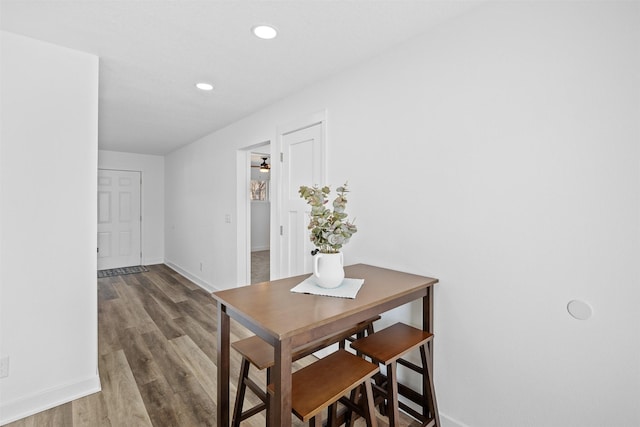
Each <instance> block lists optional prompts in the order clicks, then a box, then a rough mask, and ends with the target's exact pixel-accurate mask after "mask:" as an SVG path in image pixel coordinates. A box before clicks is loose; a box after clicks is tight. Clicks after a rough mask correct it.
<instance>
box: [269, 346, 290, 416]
mask: <svg viewBox="0 0 640 427" xmlns="http://www.w3.org/2000/svg"><path fill="white" fill-rule="evenodd" d="M274 357H275V360H274V361H275V365H274V366H273V372H272V379H273V385H274V389H275V390H274V391H275V393H274V396H273V399H271V403H272V409H271V416H272V420H271V426H272V427H276V426H281V427H290V426H291V340H290V339H285V340H282V341H278V342H276V344H275V346H274Z"/></svg>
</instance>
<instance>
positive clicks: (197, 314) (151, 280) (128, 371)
mask: <svg viewBox="0 0 640 427" xmlns="http://www.w3.org/2000/svg"><path fill="white" fill-rule="evenodd" d="M148 268H149V271H148V272H146V273H139V274H130V275H126V276H118V277H109V278H103V279H98V339H99V342H98V350H99V360H98V365H99V371H100V380H101V383H102V391H101V392H99V393H95V394H93V395H90V396H86V397H83V398H81V399H77V400H74V401H73V402H69V403H67V404H64V405H61V406H57V407H55V408H53V409H50V410H47V411H44V412H41V413H38V414H35V415H33V416H30V417H27V418H24V419H22V420H19V421H16V422H14V423H11V424H7V426H10V427H45V426H46V427H58V426H64V427H67V426H68V427H78V426H91V427H94V426H99V427H102V426H111V427H121V426H122V427H124V426H126V427H129V426H172V427H173V426H175V427H177V426H181V427H182V426H185V427H191V426H213V425H215V423H216V392H217V390H216V364H215V363H216V308H215V304H214V300H213V299H212V298H211V297H210V295H209V294H208V293H207V292H205V291H204V290H202V289H201V288H199V287H198V286H197V285H195V284H193V283H192V282H190V281H189V280H187V279H185V278H184V277H182V276H180V275H179V274H178V273H176V272H175V271H173V270H171V269H170V268H168V267H166V266H164V265H155V266H150V267H148ZM231 334H232V337H231V339H232V341H234V340H237V339H241V338H245V337H247V336H250V335H251V333H250V332H249V331H247V330H246V329H245V328H244V327H242V326H241V325H239V324H237V323H235V322H232V326H231ZM231 357H232V360H231V378H232V383H231V399H234V398H235V392H236V384H237V377H238V373H239V372H238V369H239V366H240V360H239V357H238V355H237V354H235V353H234V352H233V351H232V352H231ZM312 361H313V356H310V357H307V358H305V359H302V360H300V361H298V362H296V364H295V366H294V369H297V368H299V367H301V366H304V365H306V364H308V363H311V362H312ZM252 377H253V378H254V379H258V380H257V382H258V383H259V384H261V385H262V386H264V381H265V376H264V373H258V372H256V371H255V370H252ZM257 402H258V400H257V398H256V397H255V396H253V395H252V393H251V392H247V403H246V405H253V404H256V403H257ZM247 407H248V406H247ZM385 420H386V419H384V418H380V421H381V424H382V425H386V423H385ZM242 425H243V426H255V427H260V426H264V425H265V419H264V412H263V413H262V414H258V415H256V416H254V417H252V418H250V419H248V420H246V421H245V422H243V424H242ZM293 425H294V426H302V425H304V424H303V423H301V422H299V421H298V420H297V419H295V417H294V418H293ZM356 425H358V426H362V425H364V424H363V423H362V420H358V423H357V424H356ZM401 425H402V426H415V425H419V424H418V423H416V422H412V421H411V420H410V419H409V418H408V417H403V420H402V424H401Z"/></svg>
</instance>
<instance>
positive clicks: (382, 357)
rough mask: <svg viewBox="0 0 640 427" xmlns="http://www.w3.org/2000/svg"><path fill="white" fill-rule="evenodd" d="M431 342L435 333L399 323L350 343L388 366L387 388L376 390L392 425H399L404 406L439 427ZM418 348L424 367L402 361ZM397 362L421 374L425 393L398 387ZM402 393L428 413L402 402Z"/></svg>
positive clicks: (357, 349)
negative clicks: (401, 410) (400, 399)
mask: <svg viewBox="0 0 640 427" xmlns="http://www.w3.org/2000/svg"><path fill="white" fill-rule="evenodd" d="M432 339H433V334H431V333H429V332H425V331H423V330H420V329H417V328H414V327H412V326H409V325H406V324H404V323H396V324H395V325H393V326H390V327H388V328H385V329H383V330H381V331H378V332H375V333H373V334H371V335H369V336H367V337H365V338H361V339H358V340H356V341H354V342H353V343H351V348H353V349H354V350H356V351H358V352H359V353H361V354H363V355H365V356H367V357H369V358H371V360H372V361H373V362H374V363H379V364H382V365H385V366H386V367H387V374H386V379H384V383H385V384H386V386H384V387H376V390H377V391H379V392H381V394H382V395H383V396H384V397H385V399H386V401H387V404H386V407H385V409H386V413H387V416H388V417H389V425H390V426H397V425H398V417H399V410H398V408H399V407H401V408H402V409H403V410H405V411H406V412H408V413H409V414H411V415H412V416H414V417H415V418H417V419H418V420H420V421H422V422H423V423H424V424H423V425H424V426H434V425H435V426H437V427H440V416H439V414H438V404H437V401H436V393H435V388H434V386H433V374H432V372H433V368H432V359H431V354H430V352H429V348H428V345H427V344H428V343H429V342H430V341H431V340H432ZM415 348H420V358H421V361H422V366H421V367H420V366H417V365H415V364H413V363H411V362H409V361H407V360H405V359H402V356H404V355H405V354H407V353H408V352H409V351H411V350H413V349H415ZM397 363H400V364H401V365H403V366H405V367H407V368H409V369H411V370H413V371H415V372H418V373H419V374H421V375H422V393H417V392H416V391H414V390H412V389H410V388H409V387H407V386H404V385H402V384H398V380H397ZM399 391H400V394H402V395H403V396H405V397H407V398H409V399H410V400H411V401H413V402H415V403H418V404H419V405H420V406H422V407H423V408H424V407H426V408H427V409H428V411H424V412H428V413H422V414H421V413H419V412H416V411H415V410H414V409H413V408H411V407H409V406H408V405H405V404H404V403H403V402H399V401H398V392H399Z"/></svg>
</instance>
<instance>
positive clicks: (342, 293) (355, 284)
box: [291, 274, 364, 299]
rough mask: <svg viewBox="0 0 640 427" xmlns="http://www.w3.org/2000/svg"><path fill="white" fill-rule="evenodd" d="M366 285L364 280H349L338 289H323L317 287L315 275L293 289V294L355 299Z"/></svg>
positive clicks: (345, 280) (344, 281)
mask: <svg viewBox="0 0 640 427" xmlns="http://www.w3.org/2000/svg"><path fill="white" fill-rule="evenodd" d="M363 283H364V279H347V278H345V279H344V280H343V281H342V284H341V285H340V286H338V287H337V288H332V289H328V288H323V287H321V286H318V285H316V282H315V280H314V278H313V274H312V275H311V276H309V277H307V278H306V279H305V280H304V281H303V282H302V283H300V284H299V285H297V286H295V287H294V288H291V292H297V293H301V294H312V295H322V296H327V297H338V298H351V299H353V298H355V297H356V295H357V294H358V291H359V290H360V287H361V286H362V284H363Z"/></svg>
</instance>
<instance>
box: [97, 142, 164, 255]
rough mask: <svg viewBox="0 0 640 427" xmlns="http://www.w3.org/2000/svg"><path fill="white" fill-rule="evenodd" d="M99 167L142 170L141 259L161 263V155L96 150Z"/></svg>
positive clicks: (162, 184) (162, 199) (162, 159)
mask: <svg viewBox="0 0 640 427" xmlns="http://www.w3.org/2000/svg"><path fill="white" fill-rule="evenodd" d="M98 168H100V169H117V170H129V171H140V172H142V194H141V199H142V200H141V203H142V246H141V247H142V263H143V264H144V265H151V264H161V263H163V262H164V156H152V155H147V154H133V153H121V152H117V151H106V150H99V151H98Z"/></svg>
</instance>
